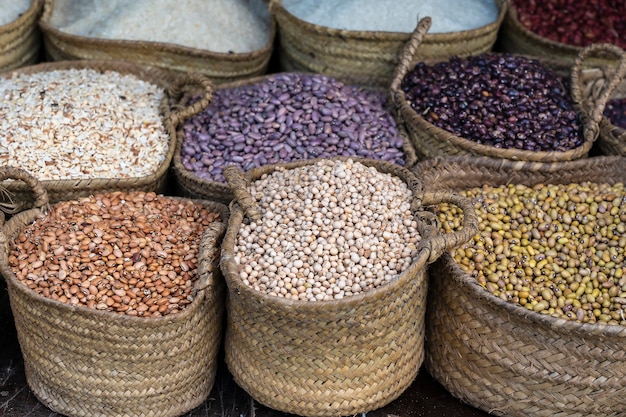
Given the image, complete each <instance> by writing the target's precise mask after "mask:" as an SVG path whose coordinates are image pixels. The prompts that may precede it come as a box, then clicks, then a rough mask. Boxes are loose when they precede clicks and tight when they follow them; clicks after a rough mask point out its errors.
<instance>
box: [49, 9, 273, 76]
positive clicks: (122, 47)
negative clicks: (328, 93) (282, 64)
mask: <svg viewBox="0 0 626 417" xmlns="http://www.w3.org/2000/svg"><path fill="white" fill-rule="evenodd" d="M267 9H268V7H267V4H266V3H265V2H263V1H262V0H211V1H205V0H182V1H181V0H161V1H159V4H158V7H155V4H154V2H153V1H151V0H113V1H106V2H98V1H93V0H92V1H87V2H85V1H83V0H45V6H44V11H43V15H42V16H41V20H40V27H41V30H42V32H43V37H44V48H45V52H46V55H47V57H48V58H50V59H51V60H54V61H61V60H68V59H98V60H102V59H114V60H124V61H131V62H135V63H138V64H144V65H151V66H157V67H163V68H167V69H170V70H175V71H181V72H196V73H202V74H204V75H206V76H207V77H209V78H210V79H211V80H212V81H213V82H214V83H221V82H226V81H231V80H236V79H242V78H248V77H252V76H255V75H260V74H264V73H265V72H266V71H267V68H268V66H269V62H270V57H271V55H272V51H273V49H274V38H275V32H276V28H275V26H276V25H275V23H274V21H273V19H272V17H271V15H270V14H269V11H268V10H267Z"/></svg>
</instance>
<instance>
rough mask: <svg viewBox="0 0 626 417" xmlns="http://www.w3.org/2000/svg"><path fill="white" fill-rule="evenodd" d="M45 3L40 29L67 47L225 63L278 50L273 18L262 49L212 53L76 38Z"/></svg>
mask: <svg viewBox="0 0 626 417" xmlns="http://www.w3.org/2000/svg"><path fill="white" fill-rule="evenodd" d="M38 1H43V2H44V4H43V13H42V15H41V17H40V19H39V22H38V24H39V27H40V29H41V31H42V33H43V35H44V37H50V36H54V37H56V38H57V39H59V40H61V41H63V42H65V43H67V44H75V43H81V44H84V43H87V44H90V45H92V46H94V47H96V48H104V49H106V48H107V47H112V46H117V47H124V48H127V49H130V50H139V51H146V52H147V51H155V50H156V51H159V52H165V53H170V54H178V55H185V56H188V57H195V58H201V59H209V60H210V59H215V60H221V61H230V62H243V61H245V62H247V61H250V60H254V59H257V58H259V59H260V58H264V57H265V56H266V55H268V54H270V53H271V52H272V50H273V48H274V40H275V38H276V34H277V24H276V21H275V19H274V18H273V16H271V14H270V25H269V27H270V30H269V37H268V40H267V43H266V44H265V45H264V46H263V47H262V48H260V49H257V50H254V51H249V52H234V53H228V52H216V51H210V50H208V49H200V48H193V47H189V46H184V45H178V44H175V43H166V42H156V41H142V40H125V39H103V38H91V37H88V36H81V35H73V34H69V33H67V32H63V31H61V30H59V29H57V28H55V27H53V26H52V25H51V24H50V22H49V19H50V17H51V16H52V9H53V7H54V0H38Z"/></svg>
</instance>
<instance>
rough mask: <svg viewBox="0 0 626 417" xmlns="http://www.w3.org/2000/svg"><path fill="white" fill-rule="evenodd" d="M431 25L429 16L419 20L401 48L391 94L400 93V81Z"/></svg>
mask: <svg viewBox="0 0 626 417" xmlns="http://www.w3.org/2000/svg"><path fill="white" fill-rule="evenodd" d="M431 24H432V20H431V18H430V17H429V16H426V17H424V18H422V19H420V20H419V22H418V23H417V26H416V27H415V30H414V31H413V33H411V37H410V38H409V40H408V41H406V43H405V44H404V47H403V48H402V52H400V57H399V58H400V59H399V62H398V65H397V66H396V68H395V70H394V73H393V78H392V80H391V87H390V88H391V92H392V93H393V92H394V91H400V85H401V84H402V80H403V79H404V77H405V76H406V74H407V73H408V72H409V71H410V70H411V64H412V63H413V58H414V57H415V54H416V53H417V49H418V48H419V47H420V45H421V44H422V41H423V40H424V36H426V32H428V29H430V25H431Z"/></svg>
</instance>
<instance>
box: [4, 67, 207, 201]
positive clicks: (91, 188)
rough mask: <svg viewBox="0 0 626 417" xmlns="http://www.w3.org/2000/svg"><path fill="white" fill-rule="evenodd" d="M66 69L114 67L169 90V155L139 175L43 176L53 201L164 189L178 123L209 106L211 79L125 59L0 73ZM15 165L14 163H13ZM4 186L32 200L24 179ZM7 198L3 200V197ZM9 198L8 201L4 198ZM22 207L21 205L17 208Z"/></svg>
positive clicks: (21, 198)
mask: <svg viewBox="0 0 626 417" xmlns="http://www.w3.org/2000/svg"><path fill="white" fill-rule="evenodd" d="M67 69H92V70H97V71H115V72H118V73H121V74H133V75H135V76H137V77H138V78H140V79H142V80H144V81H147V82H150V83H153V84H155V85H158V86H159V87H162V88H164V89H165V90H166V92H167V93H168V94H166V98H165V99H164V100H163V102H162V104H161V109H160V111H161V113H162V117H163V123H164V125H165V128H166V130H167V132H168V134H169V139H168V140H169V147H168V152H167V155H166V156H165V159H164V161H163V162H162V163H161V165H160V166H159V167H158V168H157V169H156V171H155V172H153V173H152V174H151V175H148V176H145V177H138V178H93V179H80V180H70V179H67V180H66V179H63V180H44V181H42V184H43V186H44V188H45V189H46V191H47V192H48V195H49V198H50V201H51V202H57V201H60V200H68V199H76V198H79V197H84V196H87V195H89V194H93V193H95V192H107V191H113V190H125V191H132V190H137V191H139V190H141V191H157V192H162V191H164V189H165V187H166V185H167V179H168V178H167V173H168V170H169V167H170V164H171V160H172V156H173V155H174V148H175V147H176V126H177V125H179V124H180V123H181V121H182V120H184V119H185V118H187V117H189V116H191V115H193V114H196V113H198V112H200V111H202V110H203V109H204V108H206V107H207V106H208V105H209V103H210V101H211V99H212V97H213V86H212V83H211V81H210V80H208V79H207V78H206V77H204V76H202V75H199V74H178V73H173V72H169V71H166V70H162V69H159V68H153V67H145V66H141V65H138V64H133V63H129V62H122V61H63V62H51V63H42V64H38V65H33V66H29V67H23V68H19V69H16V70H13V71H10V72H6V73H4V74H2V75H1V76H0V81H2V78H5V79H8V78H10V77H11V75H12V74H14V73H20V74H32V73H37V72H44V71H53V70H67ZM187 88H196V89H198V88H202V92H203V94H204V96H203V97H202V99H201V100H199V101H198V102H196V103H194V104H193V105H191V106H184V105H181V104H180V103H179V102H177V100H180V98H181V96H182V95H183V93H184V91H185V89H187ZM11 165H12V163H11ZM3 187H4V188H5V189H6V190H7V191H9V192H10V193H11V194H13V196H12V198H11V200H15V201H17V202H24V203H26V202H31V201H32V199H31V197H32V194H31V193H30V192H29V190H28V188H27V187H25V185H24V184H23V183H19V182H14V183H5V184H3ZM3 201H4V200H3ZM5 202H7V201H5ZM15 210H16V211H20V210H21V208H20V207H16V208H15Z"/></svg>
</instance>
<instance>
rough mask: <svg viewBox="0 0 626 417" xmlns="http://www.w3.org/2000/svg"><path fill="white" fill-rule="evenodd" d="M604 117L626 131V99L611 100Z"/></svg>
mask: <svg viewBox="0 0 626 417" xmlns="http://www.w3.org/2000/svg"><path fill="white" fill-rule="evenodd" d="M604 116H606V118H607V119H609V121H610V122H611V123H612V124H614V125H615V126H619V127H621V128H622V129H626V98H621V99H614V100H609V102H608V103H607V104H606V109H604Z"/></svg>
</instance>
